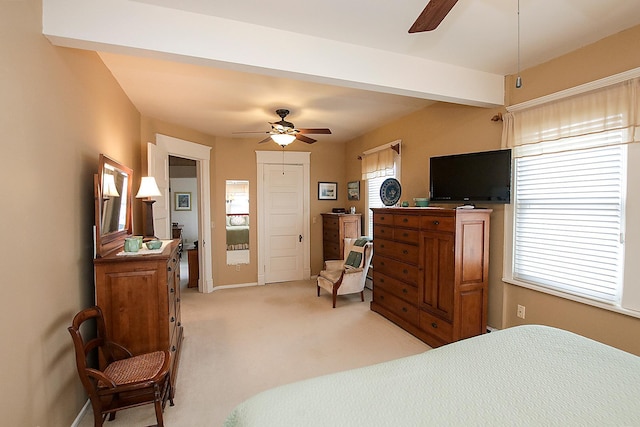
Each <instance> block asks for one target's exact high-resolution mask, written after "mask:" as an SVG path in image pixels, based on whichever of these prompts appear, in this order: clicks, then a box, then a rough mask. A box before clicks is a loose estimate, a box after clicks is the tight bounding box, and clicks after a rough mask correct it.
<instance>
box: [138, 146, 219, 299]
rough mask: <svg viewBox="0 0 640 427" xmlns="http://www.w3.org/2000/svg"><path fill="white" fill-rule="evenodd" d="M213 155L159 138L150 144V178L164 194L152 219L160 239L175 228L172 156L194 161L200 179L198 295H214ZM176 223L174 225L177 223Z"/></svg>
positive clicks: (204, 149) (194, 147) (148, 154)
mask: <svg viewBox="0 0 640 427" xmlns="http://www.w3.org/2000/svg"><path fill="white" fill-rule="evenodd" d="M210 152H211V147H207V146H205V145H201V144H196V143H193V142H189V141H185V140H181V139H178V138H173V137H170V136H166V135H162V134H156V143H155V144H152V143H149V144H147V156H148V158H147V160H148V174H149V175H151V176H155V177H156V182H157V183H158V187H159V188H160V192H161V193H163V196H162V197H159V198H157V200H156V201H157V205H159V207H160V209H156V208H155V206H154V211H153V217H154V218H153V219H154V225H155V230H156V234H157V235H158V237H161V238H162V236H164V238H170V236H171V235H172V230H171V228H172V224H171V221H170V215H169V213H170V209H171V206H172V205H173V204H174V203H175V201H172V200H171V196H174V194H170V193H169V156H170V155H171V156H175V157H180V158H184V159H190V160H194V161H195V162H196V176H197V195H198V205H197V212H198V214H197V218H198V219H197V222H198V239H197V241H198V276H199V279H198V291H200V292H203V293H209V292H213V271H212V259H211V244H210V242H211V201H210V194H211V192H210V172H209V165H210ZM174 222H175V221H174Z"/></svg>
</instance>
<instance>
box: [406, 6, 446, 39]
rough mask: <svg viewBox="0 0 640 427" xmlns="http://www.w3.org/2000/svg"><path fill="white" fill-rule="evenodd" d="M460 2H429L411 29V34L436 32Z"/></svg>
mask: <svg viewBox="0 0 640 427" xmlns="http://www.w3.org/2000/svg"><path fill="white" fill-rule="evenodd" d="M457 2H458V0H429V3H427V6H426V7H425V8H424V10H423V11H422V13H421V14H420V16H418V19H416V22H414V23H413V25H412V26H411V28H409V32H410V33H420V32H422V31H432V30H435V29H436V28H437V27H438V25H440V22H442V20H443V19H444V18H445V16H447V14H448V13H449V11H451V9H452V8H453V6H455V5H456V3H457Z"/></svg>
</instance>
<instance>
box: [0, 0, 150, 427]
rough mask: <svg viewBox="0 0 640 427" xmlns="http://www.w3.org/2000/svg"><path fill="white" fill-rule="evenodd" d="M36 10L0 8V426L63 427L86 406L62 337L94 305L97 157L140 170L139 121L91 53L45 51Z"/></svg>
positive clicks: (12, 5) (31, 5)
mask: <svg viewBox="0 0 640 427" xmlns="http://www.w3.org/2000/svg"><path fill="white" fill-rule="evenodd" d="M41 16H42V12H41V5H40V2H39V1H5V2H1V3H0V111H2V114H0V134H1V135H2V139H1V141H2V142H1V145H2V155H1V156H0V182H2V183H3V185H2V187H1V188H0V200H2V202H1V204H0V212H1V214H0V215H1V216H0V235H2V237H3V244H2V245H1V246H0V247H1V249H0V260H1V261H0V265H1V266H2V272H3V273H2V275H3V278H2V281H1V282H2V289H3V302H4V303H3V309H2V310H0V313H1V314H0V316H1V318H0V331H1V332H0V336H1V337H2V341H3V343H4V345H3V348H2V364H1V367H0V370H1V372H2V375H1V376H0V378H2V384H3V387H2V390H3V391H2V395H1V396H0V413H2V424H3V425H7V426H43V427H44V426H68V425H70V424H71V422H72V421H73V420H74V418H75V417H76V415H77V414H78V413H79V411H80V408H81V407H82V405H83V404H84V403H85V402H86V394H85V392H84V390H83V389H82V386H81V384H80V381H79V380H78V376H77V373H76V368H75V359H74V355H73V352H72V351H73V350H72V345H71V337H70V335H69V333H68V332H67V330H66V328H67V326H69V324H70V322H71V319H72V317H73V315H74V314H75V313H76V312H77V311H79V310H80V309H82V308H84V307H87V306H89V305H91V304H92V303H93V301H94V286H93V262H92V252H93V240H92V226H93V223H94V216H93V215H94V213H93V212H94V209H93V206H94V198H93V175H94V174H95V173H97V171H98V155H99V153H105V154H107V155H109V156H110V157H112V158H114V159H116V160H119V161H121V162H122V163H124V164H127V165H129V166H131V167H132V168H134V169H135V170H136V171H137V170H138V169H139V164H140V149H139V127H140V119H139V115H138V113H137V111H136V109H135V108H134V107H133V106H132V104H131V103H130V102H129V100H128V99H127V97H126V96H125V95H124V94H123V92H122V91H121V90H120V88H119V86H118V85H117V83H116V82H115V80H114V79H113V77H112V76H111V73H109V72H108V71H107V69H106V68H105V67H104V65H103V64H102V62H101V61H100V59H99V58H98V56H97V55H96V54H95V53H91V52H84V51H79V50H72V49H61V48H56V47H53V46H52V45H51V44H50V43H49V42H48V41H47V39H46V38H45V37H44V36H42V34H41V19H42V18H41Z"/></svg>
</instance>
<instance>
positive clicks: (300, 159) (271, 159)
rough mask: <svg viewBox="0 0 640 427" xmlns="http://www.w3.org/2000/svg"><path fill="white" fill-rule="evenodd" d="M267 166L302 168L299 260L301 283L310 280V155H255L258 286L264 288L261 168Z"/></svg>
mask: <svg viewBox="0 0 640 427" xmlns="http://www.w3.org/2000/svg"><path fill="white" fill-rule="evenodd" d="M266 164H271V165H282V164H288V165H301V166H302V177H303V178H302V179H303V183H302V215H303V221H302V224H303V226H302V227H303V239H302V243H303V245H302V246H303V252H304V253H303V257H302V262H303V265H302V278H303V280H309V279H310V278H311V232H310V231H311V230H310V225H309V218H310V202H309V200H310V199H309V197H310V195H309V194H310V188H311V185H310V175H311V174H310V166H311V153H310V152H300V151H284V152H280V151H256V165H257V168H258V173H257V181H258V182H257V184H258V185H257V192H258V194H257V198H258V204H257V208H258V285H264V284H265V269H266V263H265V258H266V257H265V253H264V248H265V244H264V242H265V241H266V240H265V239H266V236H267V235H268V233H267V232H266V230H265V223H266V221H265V218H264V216H263V215H264V212H265V209H264V206H265V205H264V203H265V200H264V190H265V185H264V166H265V165H266Z"/></svg>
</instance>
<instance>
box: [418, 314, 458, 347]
mask: <svg viewBox="0 0 640 427" xmlns="http://www.w3.org/2000/svg"><path fill="white" fill-rule="evenodd" d="M420 329H422V330H423V331H425V332H426V333H428V334H431V335H435V336H436V337H438V338H440V339H441V340H443V341H445V342H448V343H449V342H452V341H453V325H452V324H451V323H449V322H447V321H446V320H442V319H441V318H439V317H436V316H433V315H432V314H431V313H427V312H426V311H424V310H420Z"/></svg>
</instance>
